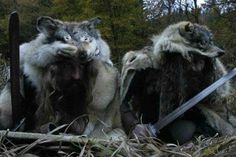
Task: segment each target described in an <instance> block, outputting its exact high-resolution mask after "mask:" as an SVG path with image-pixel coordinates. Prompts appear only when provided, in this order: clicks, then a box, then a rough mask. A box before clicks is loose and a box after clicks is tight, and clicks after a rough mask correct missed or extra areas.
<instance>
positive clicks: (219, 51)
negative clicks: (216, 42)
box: [211, 46, 225, 57]
mask: <svg viewBox="0 0 236 157" xmlns="http://www.w3.org/2000/svg"><path fill="white" fill-rule="evenodd" d="M211 52H212V53H213V54H214V53H215V57H220V56H222V55H224V54H225V51H224V50H222V49H221V48H219V47H217V46H212V47H211Z"/></svg>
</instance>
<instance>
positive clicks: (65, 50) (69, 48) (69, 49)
mask: <svg viewBox="0 0 236 157" xmlns="http://www.w3.org/2000/svg"><path fill="white" fill-rule="evenodd" d="M77 50H78V49H77V47H76V46H73V45H69V44H60V47H59V48H58V51H57V52H58V54H59V55H63V56H73V55H75V54H76V52H77Z"/></svg>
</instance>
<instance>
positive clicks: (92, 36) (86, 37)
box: [37, 16, 101, 61]
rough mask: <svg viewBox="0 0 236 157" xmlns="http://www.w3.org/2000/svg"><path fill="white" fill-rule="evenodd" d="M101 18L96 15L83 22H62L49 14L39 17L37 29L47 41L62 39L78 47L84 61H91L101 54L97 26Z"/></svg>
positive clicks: (80, 56)
mask: <svg viewBox="0 0 236 157" xmlns="http://www.w3.org/2000/svg"><path fill="white" fill-rule="evenodd" d="M100 22H101V19H100V18H98V17H96V18H92V19H90V20H88V21H83V22H62V21H60V20H57V19H53V18H51V17H48V16H42V17H39V18H38V20H37V29H38V31H39V32H40V33H42V34H44V35H45V36H46V38H47V41H45V42H46V43H47V42H48V43H50V42H54V41H61V42H63V43H67V44H72V45H74V46H76V47H77V48H78V55H79V58H80V59H81V60H82V61H89V60H91V59H92V58H93V57H94V56H96V55H98V54H99V48H98V47H99V46H98V44H97V42H96V41H97V39H98V38H100V33H99V31H98V30H96V26H97V25H98V24H99V23H100Z"/></svg>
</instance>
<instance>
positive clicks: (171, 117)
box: [147, 68, 236, 136]
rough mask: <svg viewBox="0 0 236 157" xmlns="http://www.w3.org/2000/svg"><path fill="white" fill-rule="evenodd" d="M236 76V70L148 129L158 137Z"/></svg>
mask: <svg viewBox="0 0 236 157" xmlns="http://www.w3.org/2000/svg"><path fill="white" fill-rule="evenodd" d="M235 75H236V68H234V69H233V70H232V71H230V72H229V73H227V74H226V75H224V76H222V77H221V78H220V79H219V80H217V81H215V82H214V83H213V84H211V85H210V86H208V87H207V88H205V89H204V90H202V91H201V92H200V93H198V94H197V95H195V96H194V97H193V98H191V99H190V100H188V101H187V102H185V103H184V104H183V105H181V106H180V107H178V108H177V109H175V110H174V111H173V112H171V113H170V114H168V115H167V116H165V117H164V118H163V119H161V120H159V121H157V122H156V123H154V124H150V123H149V124H148V125H147V127H148V129H149V131H150V132H151V134H152V135H153V136H156V134H157V133H159V131H160V130H161V129H162V128H164V127H165V126H166V125H168V124H170V123H171V122H173V121H174V120H175V119H176V118H178V117H179V116H181V115H182V114H183V113H185V112H186V111H188V110H189V109H191V108H192V107H194V106H195V105H196V104H197V103H199V102H200V101H201V100H202V99H204V98H205V97H207V96H208V95H209V94H211V93H212V92H214V91H215V90H216V89H217V88H218V87H220V86H222V85H223V84H224V83H225V82H226V81H228V80H230V79H232V78H233V77H234V76H235Z"/></svg>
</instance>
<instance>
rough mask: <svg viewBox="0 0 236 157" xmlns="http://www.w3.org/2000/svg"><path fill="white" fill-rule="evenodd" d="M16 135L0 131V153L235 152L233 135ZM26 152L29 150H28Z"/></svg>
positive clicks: (151, 156) (147, 156) (140, 156)
mask: <svg viewBox="0 0 236 157" xmlns="http://www.w3.org/2000/svg"><path fill="white" fill-rule="evenodd" d="M23 134H24V136H25V135H26V137H27V138H24V136H22V137H19V136H18V135H14V132H9V133H8V132H6V131H3V132H1V145H0V152H1V156H6V157H11V156H26V154H27V155H31V156H32V155H33V154H34V155H38V156H42V157H47V156H50V157H51V156H60V157H61V156H63V157H64V156H65V157H69V156H78V157H83V156H88V157H90V156H91V157H93V156H99V157H103V156H114V157H124V156H125V157H126V156H128V157H165V156H171V157H175V156H177V157H179V156H180V157H191V156H194V157H212V156H219V157H222V156H232V157H233V156H236V136H231V137H217V136H216V137H213V138H203V137H201V136H200V137H198V138H196V140H195V141H193V142H189V143H187V144H184V145H182V146H179V145H175V144H166V143H163V142H161V141H160V140H158V139H154V138H147V139H146V140H147V143H141V142H140V141H139V140H137V139H126V140H124V139H120V140H101V139H92V138H86V137H83V136H68V135H46V134H32V133H30V134H29V135H28V136H27V133H23ZM29 153H30V154H29Z"/></svg>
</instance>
